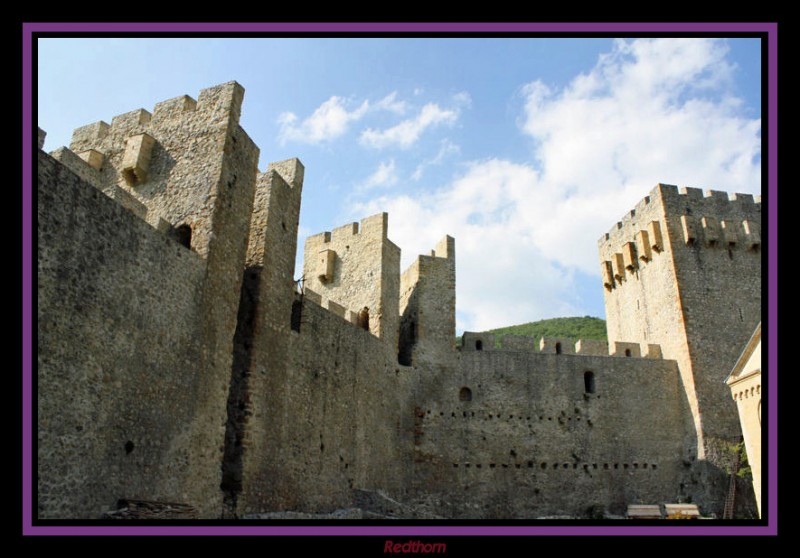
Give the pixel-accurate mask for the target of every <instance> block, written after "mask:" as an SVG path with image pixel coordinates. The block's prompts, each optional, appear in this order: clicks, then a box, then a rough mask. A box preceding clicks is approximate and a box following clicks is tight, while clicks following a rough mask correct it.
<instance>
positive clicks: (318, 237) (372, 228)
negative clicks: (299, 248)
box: [306, 212, 400, 250]
mask: <svg viewBox="0 0 800 558" xmlns="http://www.w3.org/2000/svg"><path fill="white" fill-rule="evenodd" d="M388 232H389V214H388V213H386V212H383V213H378V214H376V215H371V216H369V217H365V218H363V219H361V222H360V223H357V222H353V223H348V224H346V225H342V226H341V227H336V228H335V229H333V230H331V231H325V232H321V233H318V234H315V235H312V236H309V237H308V238H307V239H306V242H313V243H323V244H327V243H330V242H334V243H336V242H339V241H344V242H346V241H347V240H348V239H349V238H350V237H352V236H360V237H362V238H367V237H371V238H378V239H380V240H383V241H385V242H387V243H389V245H391V246H393V247H395V248H397V249H398V250H399V249H400V248H399V247H397V245H396V244H395V243H394V242H392V241H391V240H389V238H388Z"/></svg>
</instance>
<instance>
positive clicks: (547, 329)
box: [457, 316, 608, 345]
mask: <svg viewBox="0 0 800 558" xmlns="http://www.w3.org/2000/svg"><path fill="white" fill-rule="evenodd" d="M489 331H490V332H491V333H494V334H495V339H496V342H497V343H498V344H499V343H500V338H501V337H502V336H503V335H524V336H525V337H533V338H535V339H540V338H542V337H570V338H572V339H575V340H576V341H577V340H578V339H597V340H599V341H607V339H608V338H607V336H606V322H605V320H601V319H600V318H593V317H591V316H584V317H582V318H577V317H576V318H551V319H549V320H539V321H538V322H530V323H527V324H520V325H513V326H506V327H500V328H497V329H490V330H489ZM457 344H458V345H461V338H459V339H458V342H457Z"/></svg>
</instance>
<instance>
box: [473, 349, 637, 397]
mask: <svg viewBox="0 0 800 558" xmlns="http://www.w3.org/2000/svg"><path fill="white" fill-rule="evenodd" d="M630 353H631V351H630V349H626V351H625V356H631V355H630ZM583 391H584V393H589V394H592V393H595V392H596V391H597V386H596V385H595V381H594V372H592V371H591V370H587V371H586V372H584V373H583ZM458 400H459V401H472V390H471V389H470V388H468V387H466V386H464V387H462V388H461V389H460V390H459V391H458Z"/></svg>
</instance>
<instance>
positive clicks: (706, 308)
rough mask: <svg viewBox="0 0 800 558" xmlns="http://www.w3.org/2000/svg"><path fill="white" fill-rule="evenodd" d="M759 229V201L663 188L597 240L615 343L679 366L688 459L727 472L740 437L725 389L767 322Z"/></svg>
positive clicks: (610, 337) (611, 336)
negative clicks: (659, 354)
mask: <svg viewBox="0 0 800 558" xmlns="http://www.w3.org/2000/svg"><path fill="white" fill-rule="evenodd" d="M760 223H761V201H760V198H758V199H756V200H754V199H753V196H752V195H749V194H732V195H731V196H730V197H729V196H728V194H727V193H725V192H718V191H707V192H706V193H705V194H704V193H703V192H702V191H701V190H699V189H697V188H682V189H681V190H680V191H678V188H677V187H676V186H671V185H665V184H659V185H658V186H656V188H655V189H653V191H652V192H650V194H649V195H648V196H646V197H645V198H644V199H643V200H642V201H641V202H639V204H638V205H637V206H636V208H635V209H633V210H631V211H630V213H629V214H628V215H626V216H625V217H624V218H623V219H622V220H621V221H620V222H619V223H617V225H616V226H615V227H614V228H613V229H612V230H611V231H610V232H609V233H607V234H605V235H604V236H603V237H602V238H601V239H600V240H599V249H600V264H601V272H602V277H603V284H604V293H605V306H606V317H607V327H608V340H609V343H614V342H616V341H620V340H625V341H634V342H637V341H638V342H639V343H658V344H660V345H661V347H662V351H663V356H664V358H667V359H675V360H676V361H677V362H678V366H679V368H680V373H681V380H682V383H683V387H684V391H685V395H686V400H687V402H688V406H689V409H690V411H691V418H692V422H693V425H692V426H693V427H694V428H693V429H689V431H690V432H691V431H693V432H694V433H695V434H696V439H693V440H687V454H688V455H687V457H688V459H689V460H690V461H693V460H695V459H696V460H700V461H706V462H707V463H710V464H713V465H714V466H720V467H722V464H723V463H724V461H725V456H724V455H723V454H724V449H723V448H724V447H725V442H728V441H730V440H731V439H732V437H734V436H736V435H738V434H739V425H738V422H737V416H736V406H735V405H734V404H733V402H732V401H731V400H730V397H729V396H728V395H727V393H726V392H725V391H726V390H724V389H722V387H724V386H722V384H721V382H722V381H723V380H724V379H725V377H726V376H727V374H728V372H729V371H730V370H731V369H732V368H733V365H734V364H735V362H736V358H737V357H738V355H739V354H740V352H741V348H742V347H743V346H744V345H745V344H746V343H747V340H748V339H749V338H750V335H751V334H752V332H753V330H754V328H755V327H756V325H757V324H758V323H759V322H760V321H761V237H760ZM695 480H697V479H695ZM706 480H707V479H706ZM698 482H699V481H698ZM699 484H702V483H700V482H699Z"/></svg>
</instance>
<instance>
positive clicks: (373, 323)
mask: <svg viewBox="0 0 800 558" xmlns="http://www.w3.org/2000/svg"><path fill="white" fill-rule="evenodd" d="M387 229H388V215H387V214H386V213H379V214H377V215H373V216H371V217H367V218H365V219H362V221H361V224H360V225H359V223H351V224H348V225H344V226H342V227H338V228H336V229H334V230H333V231H331V232H325V233H321V234H317V235H314V236H310V237H308V238H307V239H306V244H305V250H304V264H303V280H304V287H305V289H306V290H309V291H312V292H313V293H316V294H318V295H319V296H321V302H322V304H323V307H325V308H332V309H333V311H336V312H339V313H340V315H342V316H343V317H344V318H345V319H347V320H350V321H353V322H354V321H355V320H356V317H355V314H357V313H358V312H359V311H360V310H361V309H362V308H364V307H365V306H366V307H367V308H369V329H370V331H371V332H372V334H373V335H375V336H377V337H380V338H381V339H384V340H385V342H386V345H387V347H392V346H393V347H397V331H398V323H399V307H398V305H399V298H400V248H398V247H397V246H396V245H395V244H394V243H393V242H392V241H390V240H389V239H388V237H387ZM325 261H327V262H331V263H330V264H329V265H331V269H330V270H328V268H327V267H325V263H324V262H325ZM326 272H329V275H328V276H327V277H324V276H325V275H326ZM321 276H323V277H321ZM331 302H332V303H333V306H331V305H330V303H331Z"/></svg>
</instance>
